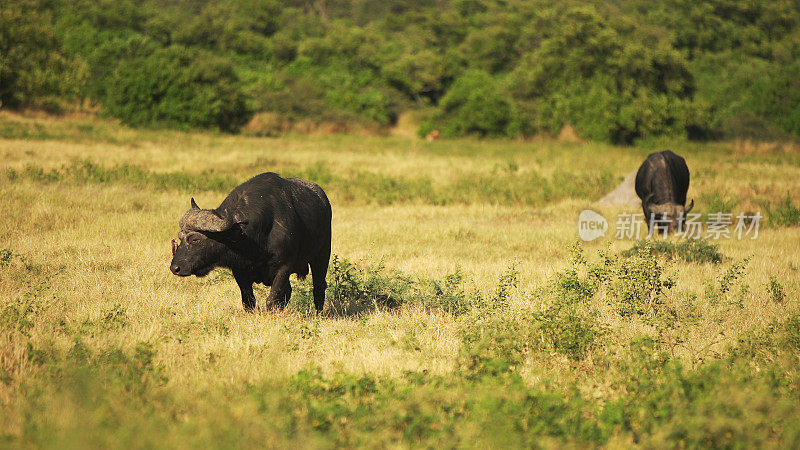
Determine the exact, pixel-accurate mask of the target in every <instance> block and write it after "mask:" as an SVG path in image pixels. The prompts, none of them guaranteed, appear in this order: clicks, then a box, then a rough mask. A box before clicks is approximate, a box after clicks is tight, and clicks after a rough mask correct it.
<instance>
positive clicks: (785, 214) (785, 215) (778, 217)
mask: <svg viewBox="0 0 800 450" xmlns="http://www.w3.org/2000/svg"><path fill="white" fill-rule="evenodd" d="M764 206H765V209H766V210H767V218H768V219H769V223H770V225H776V226H779V227H792V226H797V225H800V207H798V205H796V204H795V203H794V201H793V200H792V197H791V196H790V195H789V193H788V192H787V193H786V198H785V199H784V200H783V202H782V203H778V205H777V206H776V207H774V208H773V207H772V205H770V204H765V205H764Z"/></svg>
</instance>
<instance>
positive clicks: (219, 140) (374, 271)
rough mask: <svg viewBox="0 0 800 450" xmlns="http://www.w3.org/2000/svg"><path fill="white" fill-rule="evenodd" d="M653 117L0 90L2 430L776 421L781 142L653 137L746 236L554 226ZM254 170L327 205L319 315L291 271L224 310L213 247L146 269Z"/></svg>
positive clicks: (797, 343)
mask: <svg viewBox="0 0 800 450" xmlns="http://www.w3.org/2000/svg"><path fill="white" fill-rule="evenodd" d="M666 145H667V144H663V145H659V146H658V147H654V148H646V147H641V146H640V147H617V146H611V145H606V144H595V143H561V142H557V141H554V140H532V141H510V140H499V141H491V140H489V141H483V140H468V139H467V140H449V141H436V142H426V141H422V140H415V139H402V138H394V137H383V138H379V137H361V136H342V135H336V136H286V137H281V138H264V137H252V136H230V135H221V134H216V133H201V132H178V131H160V130H133V129H129V128H126V127H123V126H120V125H118V124H117V123H115V122H111V121H107V120H100V119H96V118H93V117H81V116H76V117H72V118H67V119H53V118H49V117H39V116H35V115H17V114H10V113H2V115H0V211H2V217H3V218H2V220H1V221H0V445H2V446H3V447H59V448H63V447H81V448H85V447H98V446H99V447H102V446H121V447H134V448H142V447H178V448H185V447H196V446H203V447H225V448H227V447H231V446H236V447H335V446H356V447H442V446H444V447H486V446H493V447H501V446H514V447H539V446H542V447H552V446H563V445H568V446H574V447H590V446H597V445H606V446H608V447H612V448H618V447H629V446H641V447H663V446H670V447H700V446H702V447H753V446H763V447H782V448H791V447H797V446H799V445H800V425H799V424H800V372H798V368H800V364H799V363H800V359H799V358H800V305H798V293H800V272H798V269H799V268H800V252H798V249H799V248H800V227H798V224H800V211H799V210H798V206H797V205H798V203H799V202H798V200H800V184H799V183H798V179H800V151H798V148H797V146H796V145H771V144H770V145H767V144H761V145H749V144H734V143H710V144H696V143H686V142H678V143H672V144H671V145H670V147H671V148H672V149H673V150H674V151H676V152H677V153H679V154H681V155H683V156H684V157H685V158H686V160H687V162H688V164H689V167H690V169H691V170H692V176H693V180H692V185H691V187H690V189H689V198H694V199H695V204H696V211H700V212H704V213H708V212H715V211H729V212H733V213H734V214H736V213H738V212H741V211H747V212H750V211H760V212H761V213H762V214H763V215H764V216H765V218H764V221H763V223H762V224H761V228H760V232H759V235H758V238H757V239H755V240H750V239H744V240H738V239H735V238H734V239H722V240H719V241H707V240H703V241H697V242H686V241H682V240H679V239H672V240H669V241H666V242H664V241H661V240H658V239H654V240H652V241H642V242H634V241H620V240H614V239H609V238H605V239H600V240H599V241H595V242H592V243H582V244H579V240H578V237H577V228H576V221H577V216H578V213H579V212H580V211H581V210H583V209H586V208H593V209H595V210H597V211H599V212H600V213H602V214H604V215H605V216H606V217H609V218H611V217H613V216H614V215H615V214H616V213H617V212H619V211H621V210H623V209H620V208H616V207H602V206H599V205H598V204H597V203H596V201H597V200H598V199H599V198H601V197H602V196H603V195H604V194H605V193H607V192H609V191H611V190H612V189H614V187H616V186H617V185H618V184H619V183H620V182H621V181H622V179H623V178H624V176H625V175H627V174H628V173H629V172H630V171H632V170H634V169H635V168H636V167H638V164H639V163H640V162H641V161H642V160H643V158H644V157H645V156H646V155H647V154H648V153H649V152H651V151H653V150H654V149H655V148H657V149H659V150H660V149H663V148H665V146H666ZM268 170H269V171H276V172H278V173H280V174H282V175H285V176H301V177H304V178H308V179H310V180H312V181H315V182H317V183H319V184H320V185H321V186H323V188H324V189H325V190H326V191H327V193H328V195H329V197H330V200H331V203H332V205H333V253H334V254H335V257H334V259H333V262H332V265H331V271H330V273H329V279H328V281H329V288H328V293H327V301H326V307H325V311H324V313H323V314H321V315H319V316H318V315H316V314H314V313H312V312H311V309H312V306H311V298H310V283H309V282H308V281H306V282H299V281H297V280H294V279H293V280H292V283H293V285H294V286H295V291H294V296H293V300H292V303H291V304H290V306H289V307H287V309H286V310H284V311H274V310H266V309H262V310H260V311H258V312H256V313H253V314H250V313H246V312H244V310H243V308H242V305H241V302H240V297H239V291H238V289H237V287H236V284H235V282H234V281H233V279H232V277H231V276H230V274H229V273H228V272H226V271H224V270H216V271H215V272H212V274H210V275H209V276H208V277H206V278H202V279H197V278H188V279H182V278H178V277H175V276H173V275H172V274H171V273H170V272H169V269H168V265H169V261H170V258H171V255H170V239H171V238H173V237H175V236H176V234H177V232H178V220H179V218H180V217H181V215H182V214H183V212H184V211H185V210H186V209H188V208H189V199H190V198H191V197H194V198H195V199H196V200H197V202H198V203H199V204H200V206H201V207H207V208H212V207H216V206H217V205H218V204H219V202H220V201H221V200H222V199H223V198H224V197H225V195H226V194H227V193H228V192H229V190H230V189H231V188H233V187H234V186H236V185H237V184H239V183H241V182H243V181H245V180H246V179H248V178H249V177H251V176H253V175H256V174H258V173H260V172H263V171H268ZM630 211H632V212H633V211H636V209H635V208H632V209H630ZM612 226H613V220H612ZM267 289H268V288H262V289H259V290H258V291H257V293H256V296H257V299H258V300H259V301H261V302H263V300H264V299H265V298H266V296H267V293H268V291H267ZM261 306H263V303H262V304H261Z"/></svg>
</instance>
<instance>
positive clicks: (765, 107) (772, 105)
mask: <svg viewBox="0 0 800 450" xmlns="http://www.w3.org/2000/svg"><path fill="white" fill-rule="evenodd" d="M797 105H800V63H797V62H795V63H793V64H790V65H786V66H780V67H778V68H777V69H775V70H774V71H773V73H771V74H769V75H768V76H762V77H759V78H758V79H756V80H755V82H754V83H753V85H752V87H751V88H750V90H749V92H748V95H747V99H746V100H745V101H744V102H743V104H742V106H741V108H742V109H743V110H745V111H747V112H748V113H751V114H753V115H755V116H757V117H762V118H764V119H765V120H766V121H768V122H769V123H771V124H773V125H774V126H775V127H777V128H778V129H780V130H782V131H783V132H785V133H788V134H791V135H793V136H794V137H795V138H800V108H798V107H797Z"/></svg>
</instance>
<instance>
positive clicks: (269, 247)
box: [170, 172, 331, 311]
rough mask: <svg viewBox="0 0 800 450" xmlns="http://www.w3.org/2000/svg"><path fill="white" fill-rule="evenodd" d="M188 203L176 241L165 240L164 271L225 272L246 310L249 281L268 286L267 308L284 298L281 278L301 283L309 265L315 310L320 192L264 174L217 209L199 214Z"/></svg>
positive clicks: (320, 297)
mask: <svg viewBox="0 0 800 450" xmlns="http://www.w3.org/2000/svg"><path fill="white" fill-rule="evenodd" d="M191 205H192V207H191V209H190V210H189V211H187V212H186V214H184V215H183V218H182V219H181V221H180V228H181V231H180V235H179V236H180V240H177V239H173V241H172V264H170V270H171V271H172V273H174V274H175V275H178V276H182V277H185V276H189V275H196V276H198V277H202V276H205V275H208V273H209V272H211V270H213V269H214V268H215V267H227V268H229V269H231V271H232V272H233V277H234V278H235V279H236V283H237V284H238V285H239V289H241V291H242V303H243V304H244V308H245V309H246V310H248V311H250V310H252V309H253V308H254V307H255V305H256V298H255V295H253V283H263V284H264V285H266V286H272V289H271V291H270V294H269V298H268V299H267V305H269V306H272V305H277V306H279V307H281V308H283V307H284V306H286V304H287V303H288V302H289V298H290V297H291V295H292V286H291V284H290V283H289V275H291V274H293V273H295V274H297V277H298V278H299V279H301V280H302V279H304V278H305V276H306V275H308V272H309V266H310V268H311V273H312V277H313V284H314V306H315V307H316V309H317V311H322V307H323V304H324V303H325V288H326V287H327V284H326V283H325V276H326V274H327V272H328V261H329V259H330V254H331V204H330V202H328V197H327V196H326V195H325V192H324V191H323V190H322V188H320V187H319V186H317V185H316V184H314V183H311V182H310V181H306V180H302V179H300V178H282V177H281V176H279V175H278V174H275V173H270V172H268V173H262V174H261V175H258V176H256V177H253V178H252V179H250V180H248V181H246V182H245V183H243V184H241V185H240V186H238V187H237V188H235V189H234V190H233V191H232V192H231V193H230V194H228V196H227V197H225V200H223V201H222V204H220V205H219V207H218V208H217V209H200V207H198V206H197V203H195V201H194V199H192V202H191Z"/></svg>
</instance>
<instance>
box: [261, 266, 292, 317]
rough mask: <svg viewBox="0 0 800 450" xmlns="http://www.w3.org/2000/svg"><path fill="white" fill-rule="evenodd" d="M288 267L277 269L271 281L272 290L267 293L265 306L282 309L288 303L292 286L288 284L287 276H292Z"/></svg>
mask: <svg viewBox="0 0 800 450" xmlns="http://www.w3.org/2000/svg"><path fill="white" fill-rule="evenodd" d="M290 267H291V265H285V266H281V268H280V269H278V272H277V273H276V274H275V278H273V279H272V289H270V291H269V297H268V298H267V304H269V305H278V306H279V307H281V308H283V307H284V306H286V304H287V303H289V299H290V298H291V296H292V285H291V284H289V275H291V274H292V271H291V269H290Z"/></svg>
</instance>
